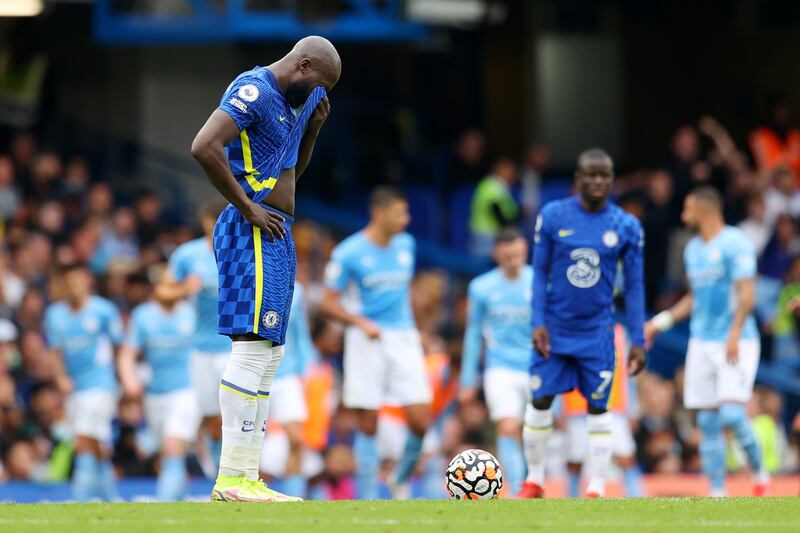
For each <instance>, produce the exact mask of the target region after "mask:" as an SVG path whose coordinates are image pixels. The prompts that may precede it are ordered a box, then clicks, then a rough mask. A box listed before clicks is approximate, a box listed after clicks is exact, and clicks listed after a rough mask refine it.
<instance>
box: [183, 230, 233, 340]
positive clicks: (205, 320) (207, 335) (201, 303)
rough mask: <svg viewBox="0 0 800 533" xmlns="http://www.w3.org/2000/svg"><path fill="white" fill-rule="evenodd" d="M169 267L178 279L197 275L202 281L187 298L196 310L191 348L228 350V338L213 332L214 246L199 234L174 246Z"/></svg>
mask: <svg viewBox="0 0 800 533" xmlns="http://www.w3.org/2000/svg"><path fill="white" fill-rule="evenodd" d="M169 269H170V272H171V273H172V276H173V277H174V278H175V279H177V280H178V281H181V282H182V281H186V278H188V277H190V276H197V277H198V278H200V280H201V281H202V284H203V288H202V289H201V290H200V292H198V293H197V294H196V295H195V296H194V297H193V298H192V300H191V301H192V303H193V304H194V309H195V313H196V314H197V326H196V329H195V331H194V335H193V340H192V348H194V349H195V350H197V351H198V352H203V353H207V354H221V355H227V354H229V353H230V351H231V340H230V338H229V337H226V336H225V335H220V334H219V333H217V292H218V288H219V276H218V273H217V261H216V260H215V259H214V250H212V249H211V244H210V243H209V242H208V239H206V238H205V237H201V238H199V239H195V240H193V241H190V242H187V243H185V244H182V245H181V246H179V247H178V248H176V249H175V251H174V252H173V253H172V256H171V257H170V258H169Z"/></svg>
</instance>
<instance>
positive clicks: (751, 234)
mask: <svg viewBox="0 0 800 533" xmlns="http://www.w3.org/2000/svg"><path fill="white" fill-rule="evenodd" d="M746 209H747V218H746V219H744V220H743V221H741V222H740V223H739V224H738V227H739V229H740V230H742V231H743V232H744V233H745V235H747V237H748V238H749V239H750V242H751V243H753V248H754V249H755V251H756V255H758V256H761V253H762V252H763V251H764V248H766V246H767V242H769V239H770V234H771V233H772V226H771V225H770V224H769V223H768V222H767V209H766V203H765V202H764V197H763V196H762V195H760V194H752V195H750V197H749V198H748V199H747V207H746ZM645 231H647V230H645Z"/></svg>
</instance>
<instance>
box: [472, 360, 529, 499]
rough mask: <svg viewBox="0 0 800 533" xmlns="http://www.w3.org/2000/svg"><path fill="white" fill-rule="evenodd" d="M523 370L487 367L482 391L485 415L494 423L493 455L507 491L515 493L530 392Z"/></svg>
mask: <svg viewBox="0 0 800 533" xmlns="http://www.w3.org/2000/svg"><path fill="white" fill-rule="evenodd" d="M529 381H530V378H529V375H528V373H527V372H516V371H514V370H509V369H505V368H490V369H488V370H487V371H486V372H485V373H484V376H483V391H484V394H485V395H486V404H487V406H488V408H489V418H490V419H491V420H492V422H494V424H495V431H496V434H497V455H498V459H499V461H500V464H502V465H503V474H504V478H505V483H504V485H505V486H506V487H507V488H506V491H508V492H507V494H517V493H518V492H519V490H520V489H521V486H522V481H523V480H524V478H525V456H524V455H523V452H522V444H521V437H522V421H523V418H524V416H525V409H526V407H527V404H528V401H529V397H530V392H529V390H528V387H529Z"/></svg>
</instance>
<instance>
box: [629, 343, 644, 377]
mask: <svg viewBox="0 0 800 533" xmlns="http://www.w3.org/2000/svg"><path fill="white" fill-rule="evenodd" d="M645 366H647V352H646V351H645V349H644V348H642V347H641V346H634V347H633V348H631V353H630V354H629V355H628V374H629V375H631V376H635V375H637V374H639V372H641V371H642V370H644V367H645Z"/></svg>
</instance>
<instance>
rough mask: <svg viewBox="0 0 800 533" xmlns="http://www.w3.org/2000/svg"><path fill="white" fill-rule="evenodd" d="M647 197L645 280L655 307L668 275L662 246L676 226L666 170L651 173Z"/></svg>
mask: <svg viewBox="0 0 800 533" xmlns="http://www.w3.org/2000/svg"><path fill="white" fill-rule="evenodd" d="M646 193H647V198H646V206H645V209H644V221H643V224H642V225H643V227H644V234H645V247H644V273H645V275H644V279H645V296H646V302H647V305H648V307H650V308H653V307H654V306H655V305H656V298H657V296H658V295H659V294H660V293H662V292H663V291H664V288H665V287H664V286H663V285H664V283H665V281H666V273H667V251H668V248H667V247H666V246H664V245H663V243H666V242H669V236H670V233H671V232H672V230H673V229H674V228H675V226H676V225H677V217H676V215H675V212H674V211H673V210H672V209H671V207H670V206H671V202H672V194H673V187H672V176H670V175H669V173H668V172H667V171H665V170H657V171H655V172H652V173H651V174H650V176H649V178H648V180H647V190H646Z"/></svg>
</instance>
